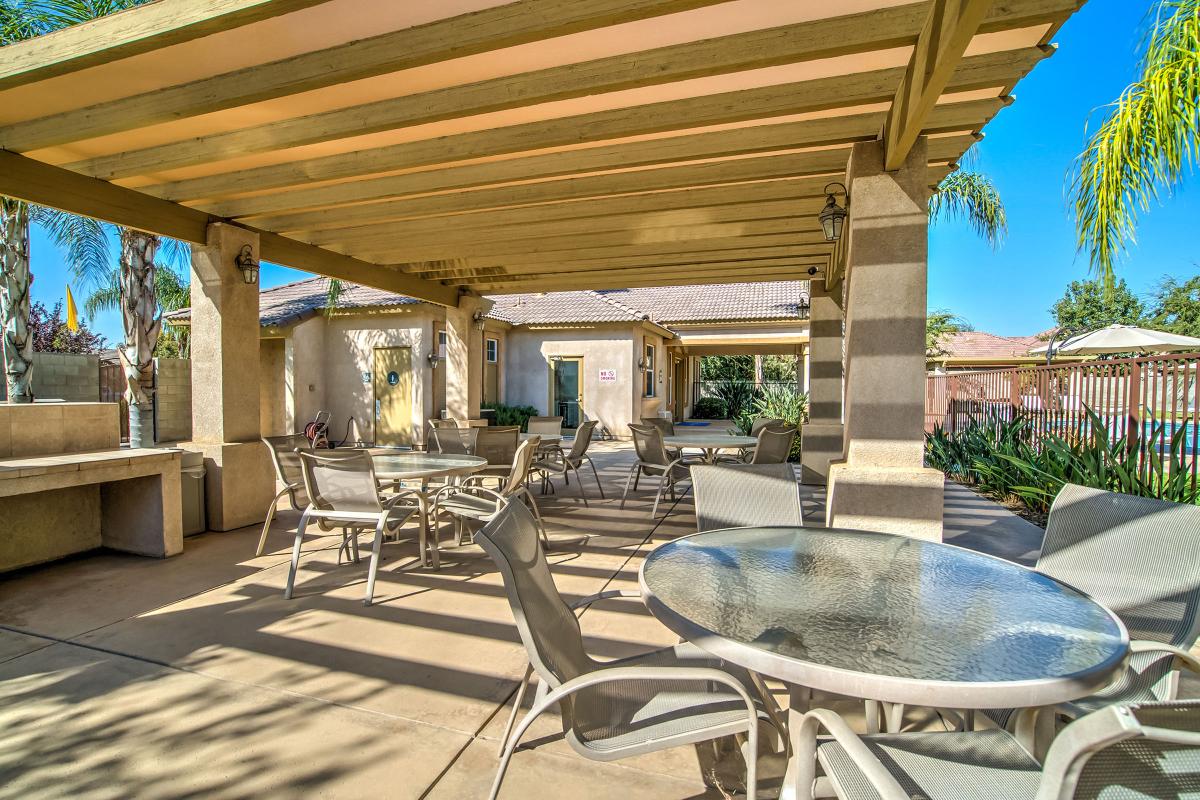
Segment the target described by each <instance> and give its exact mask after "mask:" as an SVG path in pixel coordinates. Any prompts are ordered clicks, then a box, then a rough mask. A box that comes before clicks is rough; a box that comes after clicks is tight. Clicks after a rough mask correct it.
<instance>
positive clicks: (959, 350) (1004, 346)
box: [941, 331, 1038, 359]
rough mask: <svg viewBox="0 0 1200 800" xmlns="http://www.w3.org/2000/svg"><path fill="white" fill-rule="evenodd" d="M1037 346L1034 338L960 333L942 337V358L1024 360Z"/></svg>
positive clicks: (984, 333)
mask: <svg viewBox="0 0 1200 800" xmlns="http://www.w3.org/2000/svg"><path fill="white" fill-rule="evenodd" d="M1037 344H1038V339H1037V337H1036V336H997V335H996V334H994V333H986V332H984V331H961V332H959V333H951V334H947V335H945V336H943V337H942V340H941V346H942V349H943V350H945V351H946V355H945V356H942V358H956V359H972V358H978V359H996V358H1024V357H1026V356H1028V355H1029V349H1030V348H1031V347H1035V346H1037Z"/></svg>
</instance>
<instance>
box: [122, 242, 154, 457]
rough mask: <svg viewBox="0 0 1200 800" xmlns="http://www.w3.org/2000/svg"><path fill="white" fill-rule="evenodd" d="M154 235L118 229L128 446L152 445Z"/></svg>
mask: <svg viewBox="0 0 1200 800" xmlns="http://www.w3.org/2000/svg"><path fill="white" fill-rule="evenodd" d="M158 244H159V239H158V237H157V236H155V235H153V234H150V233H143V232H142V231H135V230H130V229H128V228H121V278H120V282H121V321H122V323H123V324H124V326H125V344H124V345H122V346H121V347H119V348H117V352H118V353H119V354H120V356H121V367H122V368H123V369H124V371H125V380H126V381H127V383H128V384H129V388H128V390H127V391H126V393H125V398H126V400H128V402H129V446H130V447H152V446H153V445H154V348H155V345H157V344H158V334H159V331H160V329H161V326H162V318H161V316H160V315H159V313H158V295H157V293H156V292H155V289H154V270H155V266H154V257H155V255H156V254H157V252H158Z"/></svg>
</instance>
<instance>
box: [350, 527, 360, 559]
mask: <svg viewBox="0 0 1200 800" xmlns="http://www.w3.org/2000/svg"><path fill="white" fill-rule="evenodd" d="M359 533H360V531H359V530H358V528H352V529H351V530H350V548H351V549H352V550H353V552H354V563H355V564H357V563H359V562H360V561H361V560H362V559H360V558H359V557H358V534H359Z"/></svg>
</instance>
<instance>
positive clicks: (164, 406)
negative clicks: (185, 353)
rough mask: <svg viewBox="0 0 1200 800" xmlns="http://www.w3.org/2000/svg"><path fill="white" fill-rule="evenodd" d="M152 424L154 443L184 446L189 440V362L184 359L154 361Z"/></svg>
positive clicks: (158, 359)
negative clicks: (154, 434) (155, 441)
mask: <svg viewBox="0 0 1200 800" xmlns="http://www.w3.org/2000/svg"><path fill="white" fill-rule="evenodd" d="M154 363H155V369H156V370H157V371H158V374H157V377H156V378H155V382H156V384H157V389H156V390H155V402H154V417H155V419H154V424H155V432H156V434H157V441H160V442H185V441H187V440H188V439H191V438H192V362H191V361H189V360H188V359H186V358H156V359H154Z"/></svg>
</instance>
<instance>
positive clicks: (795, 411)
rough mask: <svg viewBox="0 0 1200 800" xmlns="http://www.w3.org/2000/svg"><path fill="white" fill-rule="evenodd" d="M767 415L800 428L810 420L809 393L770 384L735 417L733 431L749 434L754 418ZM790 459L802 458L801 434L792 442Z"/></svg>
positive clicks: (743, 434)
mask: <svg viewBox="0 0 1200 800" xmlns="http://www.w3.org/2000/svg"><path fill="white" fill-rule="evenodd" d="M762 417H767V418H769V419H781V420H783V421H784V422H787V423H789V424H791V425H795V426H796V427H797V428H799V427H800V426H801V425H803V424H804V423H805V422H807V421H808V395H806V394H804V393H803V392H797V391H795V390H793V389H790V388H788V387H786V386H776V385H772V384H768V385H767V386H765V387H763V388H762V389H761V390H760V391H758V392H757V393H756V394H755V396H754V399H753V400H752V401H751V402H750V404H749V406H748V407H746V408H744V409H742V412H741V413H740V414H738V415H737V416H736V417H734V418H733V431H732V432H736V433H738V434H741V435H742V436H749V435H750V431H751V430H752V429H753V427H754V420H756V419H759V418H762ZM788 459H789V460H790V461H799V460H800V436H799V435H797V436H796V439H795V441H793V442H792V452H791V454H790V455H789V456H788Z"/></svg>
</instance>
